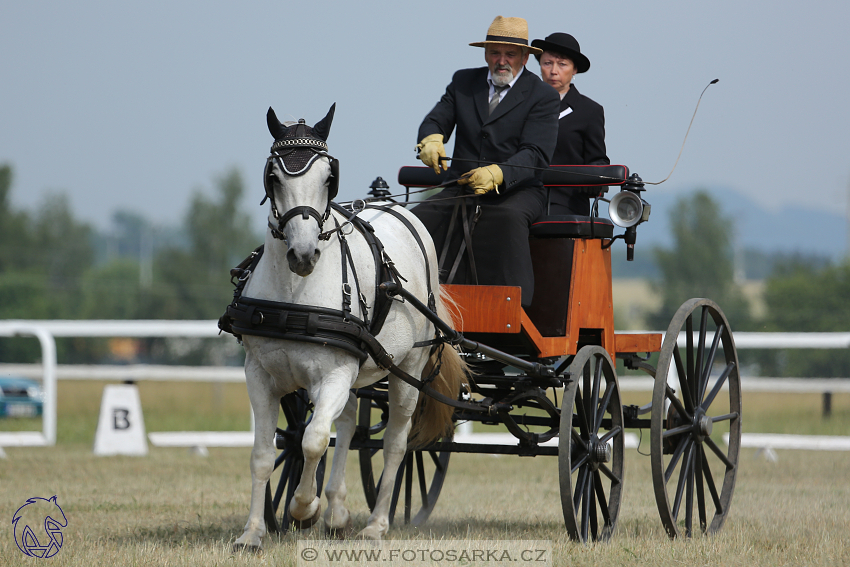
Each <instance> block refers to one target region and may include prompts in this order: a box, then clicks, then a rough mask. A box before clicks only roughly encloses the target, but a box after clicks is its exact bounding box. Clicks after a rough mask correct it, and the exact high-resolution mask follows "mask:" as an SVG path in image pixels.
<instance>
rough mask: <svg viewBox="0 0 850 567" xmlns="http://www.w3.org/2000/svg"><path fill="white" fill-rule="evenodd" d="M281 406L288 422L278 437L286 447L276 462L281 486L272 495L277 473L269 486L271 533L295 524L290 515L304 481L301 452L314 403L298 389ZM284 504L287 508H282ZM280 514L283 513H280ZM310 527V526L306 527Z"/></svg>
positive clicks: (320, 472)
mask: <svg viewBox="0 0 850 567" xmlns="http://www.w3.org/2000/svg"><path fill="white" fill-rule="evenodd" d="M280 407H281V409H282V410H283V417H284V420H285V421H286V424H285V425H286V427H285V429H281V428H278V431H277V433H278V437H282V438H283V440H284V443H285V447H284V448H283V450H282V451H281V452H280V453H279V454H278V456H277V458H276V459H275V462H274V468H275V470H278V469H279V470H280V476H279V477H278V479H277V485H276V487H275V489H274V493H272V483H273V482H274V480H275V476H274V473H272V478H271V479H270V480H269V482H268V484H266V505H265V514H264V515H265V520H266V526H267V527H268V530H269V532H271V533H278V532H280V533H286V532H288V531H289V529H290V527H291V526H292V524H293V523H294V520H293V519H292V518H291V517H290V516H289V503H290V502H291V501H292V496H293V495H294V494H295V489H296V488H297V487H298V483H299V482H300V481H301V472H302V471H303V470H304V453H303V452H302V451H301V439H302V438H303V436H304V429H306V427H307V424H308V423H310V419H312V417H313V404H312V403H310V400H309V398H308V397H307V392H306V390H297V391H295V392H292V393H291V394H287V395H285V396H284V397H282V398H281V399H280ZM326 458H327V452H325V454H324V455H322V459H321V460H320V461H319V466H318V468H317V469H316V485H317V488H316V496H321V495H322V485H323V484H324V480H325V461H326ZM281 503H282V504H283V507H281ZM279 511H280V513H278V512H279ZM305 527H306V526H305Z"/></svg>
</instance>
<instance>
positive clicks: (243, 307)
mask: <svg viewBox="0 0 850 567" xmlns="http://www.w3.org/2000/svg"><path fill="white" fill-rule="evenodd" d="M225 317H228V318H230V321H231V323H230V324H231V331H229V332H232V333H234V334H239V335H257V336H260V337H268V338H274V339H287V340H293V341H303V342H310V343H315V344H322V345H330V346H335V347H338V348H341V349H343V350H346V351H348V352H350V353H351V354H353V355H354V356H356V357H357V358H358V359H359V360H360V362H361V363H362V362H363V361H364V360H366V358H367V356H368V354H367V352H366V350H365V348H364V344H363V338H362V337H363V336H364V334H365V335H368V334H369V333H368V331H366V328H365V325H364V323H363V321H361V320H360V319H357V318H356V317H353V316H352V315H351V313H347V314H346V313H343V312H342V311H337V310H335V309H327V308H324V307H313V306H305V305H298V304H296V303H284V302H281V301H268V300H264V299H255V298H253V297H242V298H239V299H238V300H234V302H233V303H231V304H230V305H229V306H228V307H227V310H226V312H225Z"/></svg>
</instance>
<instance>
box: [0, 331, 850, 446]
mask: <svg viewBox="0 0 850 567" xmlns="http://www.w3.org/2000/svg"><path fill="white" fill-rule="evenodd" d="M662 334H663V333H662ZM683 335H684V334H682V335H680V340H684V338H683ZM15 336H32V337H37V338H38V340H39V343H40V345H41V354H42V364H41V365H15V364H0V375H3V374H6V375H8V374H17V375H22V376H30V377H33V378H36V377H40V378H41V379H42V382H43V389H44V410H43V431H42V432H33V431H27V432H13V433H0V447H4V446H6V447H9V446H24V445H29V446H31V445H54V444H55V443H56V381H57V379H58V380H120V381H134V382H136V381H142V380H153V381H202V382H241V381H243V380H244V379H245V377H244V373H243V370H242V368H234V367H181V366H155V365H127V366H124V365H121V366H115V365H109V366H107V365H94V366H92V365H62V366H59V365H58V364H57V360H56V341H55V337H196V338H204V337H206V338H209V337H216V336H219V329H218V325H217V321H173V320H149V321H97V320H92V321H70V320H59V321H51V320H32V321H25V320H5V321H0V337H15ZM734 338H735V344H736V346H737V348H739V349H747V348H759V349H785V348H805V349H812V348H815V349H844V348H850V333H735V335H734ZM227 339H231V337H230V335H222V340H227ZM621 387H622V388H623V389H624V390H625V389H635V390H637V389H640V390H651V389H652V381H651V379H646V378H629V379H628V380H623V382H622V384H621ZM742 388H743V389H744V390H745V391H746V390H752V391H793V392H803V391H805V392H823V393H827V392H829V393H831V392H836V393H837V392H850V380H846V379H840V380H836V379H828V380H816V379H804V380H788V379H770V378H744V379H742ZM197 433H198V434H199V435H202V434H204V433H205V432H197Z"/></svg>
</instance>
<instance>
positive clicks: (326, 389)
mask: <svg viewBox="0 0 850 567" xmlns="http://www.w3.org/2000/svg"><path fill="white" fill-rule="evenodd" d="M357 368H358V366H357V363H356V362H352V363H351V364H350V365H340V366H337V367H336V368H335V369H334V370H332V371H330V372H329V373H328V374H327V376H326V377H324V378H323V379H321V380H315V381H314V382H313V386H312V387H311V388H308V390H309V392H310V399H311V400H313V405H314V406H315V409H314V410H313V418H312V419H311V420H310V423H309V424H308V425H307V428H306V429H305V430H304V437H303V439H302V440H301V450H302V453H303V454H304V470H303V472H302V473H301V480H300V481H299V482H298V487H297V488H296V489H295V493H294V494H293V496H292V502H290V504H289V515H290V516H292V518H293V519H295V520H299V521H301V522H303V523H305V524H307V525H309V524H311V523H314V522H315V521H316V520H318V519H319V504H320V499H319V497H318V496H316V492H317V490H316V489H317V484H316V468H317V467H318V465H319V461H320V460H321V458H322V455H324V454H325V451H327V449H328V444H329V442H330V438H331V424H332V423H333V421H334V420H335V419H336V418H337V417H339V415H340V414H341V413H342V410H343V408H344V407H345V404H346V403H347V402H348V395H349V389H350V388H351V384H352V383H353V382H354V375H355V374H356V372H357Z"/></svg>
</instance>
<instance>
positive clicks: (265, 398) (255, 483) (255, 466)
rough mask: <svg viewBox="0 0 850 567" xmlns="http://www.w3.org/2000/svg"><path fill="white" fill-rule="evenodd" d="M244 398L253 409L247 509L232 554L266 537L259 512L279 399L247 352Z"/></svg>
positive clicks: (256, 545)
mask: <svg viewBox="0 0 850 567" xmlns="http://www.w3.org/2000/svg"><path fill="white" fill-rule="evenodd" d="M245 376H246V382H247V386H248V397H249V398H250V400H251V408H252V409H253V410H254V448H253V450H252V451H251V510H250V512H248V522H247V523H246V524H245V531H244V532H243V533H242V536H241V537H240V538H239V539H237V540H236V543H235V544H234V545H233V549H234V551H238V550H241V549H247V550H249V551H259V550H260V549H261V548H262V545H263V536H265V535H266V522H265V520H264V519H263V511H264V507H265V499H266V484H268V482H269V478H270V477H271V475H272V471H273V470H274V457H275V449H274V435H275V427H277V417H278V413H279V409H278V407H279V404H280V397H279V396H276V395H273V394H272V392H271V385H272V383H273V381H272V377H271V376H270V375H269V374H268V373H267V372H266V371H265V370H263V369H262V367H261V366H260V365H259V364H258V363H257V362H256V360H255V359H254V358H253V357H252V356H251V352H250V351H248V355H247V359H246V362H245Z"/></svg>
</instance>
